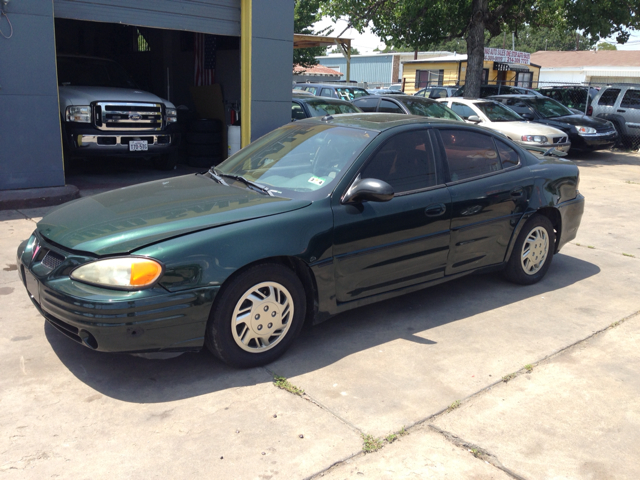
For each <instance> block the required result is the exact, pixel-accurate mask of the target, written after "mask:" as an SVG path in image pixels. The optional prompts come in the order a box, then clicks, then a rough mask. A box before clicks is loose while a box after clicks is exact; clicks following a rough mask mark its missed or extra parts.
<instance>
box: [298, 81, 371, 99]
mask: <svg viewBox="0 0 640 480" xmlns="http://www.w3.org/2000/svg"><path fill="white" fill-rule="evenodd" d="M293 89H294V90H304V91H305V92H309V93H313V94H314V95H317V96H319V97H331V98H339V99H340V100H346V101H351V100H353V99H355V98H359V97H365V96H367V95H369V92H368V91H367V90H365V89H364V88H360V87H353V86H351V85H348V84H344V83H299V84H297V85H296V86H295V87H293Z"/></svg>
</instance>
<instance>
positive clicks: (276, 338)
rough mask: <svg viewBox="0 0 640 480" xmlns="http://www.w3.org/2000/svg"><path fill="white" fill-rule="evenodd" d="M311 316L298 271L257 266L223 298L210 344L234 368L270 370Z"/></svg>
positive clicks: (219, 300) (210, 330)
mask: <svg viewBox="0 0 640 480" xmlns="http://www.w3.org/2000/svg"><path fill="white" fill-rule="evenodd" d="M305 311H306V301H305V294H304V287H303V286H302V284H301V283H300V280H298V277H297V276H296V275H295V273H294V272H293V271H291V270H290V269H289V268H287V267H284V266H282V265H278V264H262V265H257V266H254V267H251V268H249V269H247V270H245V271H244V272H242V273H240V274H239V275H238V276H236V277H234V278H232V279H231V280H230V281H229V283H228V284H226V285H225V286H223V287H222V289H221V290H220V292H219V293H218V295H217V298H216V301H215V303H214V306H213V308H212V310H211V315H210V317H209V322H208V324H207V331H206V345H207V347H208V348H209V350H211V351H212V352H213V354H214V355H216V356H217V357H218V358H220V359H221V360H222V361H224V362H225V363H227V364H229V365H231V366H233V367H239V368H250V367H257V366H260V365H265V364H267V363H270V362H272V361H274V360H275V359H276V358H278V357H279V356H280V355H282V354H283V353H284V352H285V351H286V350H287V349H288V348H289V347H290V346H291V344H292V343H293V341H294V340H295V337H296V336H297V335H298V333H299V332H300V329H301V328H302V324H303V322H304V316H305Z"/></svg>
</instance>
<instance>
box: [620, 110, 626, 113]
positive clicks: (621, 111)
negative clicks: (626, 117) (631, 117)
mask: <svg viewBox="0 0 640 480" xmlns="http://www.w3.org/2000/svg"><path fill="white" fill-rule="evenodd" d="M618 112H620V113H625V112H626V110H618Z"/></svg>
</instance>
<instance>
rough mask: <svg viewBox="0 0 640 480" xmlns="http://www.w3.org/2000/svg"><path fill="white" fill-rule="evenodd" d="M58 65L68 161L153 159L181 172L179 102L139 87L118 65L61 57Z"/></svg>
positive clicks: (58, 58)
mask: <svg viewBox="0 0 640 480" xmlns="http://www.w3.org/2000/svg"><path fill="white" fill-rule="evenodd" d="M57 66H58V95H59V98H60V102H59V103H60V118H61V119H62V146H63V148H64V154H65V159H66V160H69V159H71V158H76V157H111V156H127V157H134V158H135V157H138V158H147V157H151V158H152V159H153V162H154V165H155V166H156V167H157V168H159V169H163V170H169V169H173V168H174V167H175V165H176V163H177V158H176V157H175V155H172V153H174V151H175V148H176V146H177V128H176V125H175V124H176V122H177V121H178V111H177V110H176V107H175V105H174V104H173V103H171V102H169V101H168V100H164V99H162V98H160V97H158V96H156V95H154V94H152V93H149V92H145V91H143V90H141V89H140V88H138V86H137V85H136V83H135V82H134V81H133V80H132V79H131V77H130V76H129V74H128V73H127V72H126V71H125V70H124V68H122V67H121V66H120V65H119V64H117V63H116V62H114V61H113V60H108V59H106V58H96V57H85V56H75V55H58V57H57Z"/></svg>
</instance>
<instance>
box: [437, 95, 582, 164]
mask: <svg viewBox="0 0 640 480" xmlns="http://www.w3.org/2000/svg"><path fill="white" fill-rule="evenodd" d="M437 101H438V102H439V103H442V104H444V105H446V106H447V107H449V108H451V110H453V111H454V112H456V113H457V114H458V115H459V116H461V117H462V119H463V120H465V121H467V122H471V123H475V124H477V125H480V126H482V127H488V128H491V129H493V130H497V131H498V132H500V133H502V134H504V135H506V136H507V138H509V139H510V140H513V141H514V142H516V143H519V144H520V145H522V146H523V147H525V148H526V147H542V148H555V149H556V150H558V151H561V152H568V151H569V148H571V142H570V141H569V138H568V136H567V134H566V133H564V132H563V131H562V130H558V129H557V128H554V127H550V126H548V125H543V124H541V123H534V122H528V121H526V120H525V119H524V118H522V117H521V116H520V115H518V114H517V113H516V112H514V111H513V110H511V109H510V108H507V107H505V106H504V105H503V104H501V103H499V102H496V101H493V100H488V99H469V98H460V97H452V98H441V99H439V100H437Z"/></svg>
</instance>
